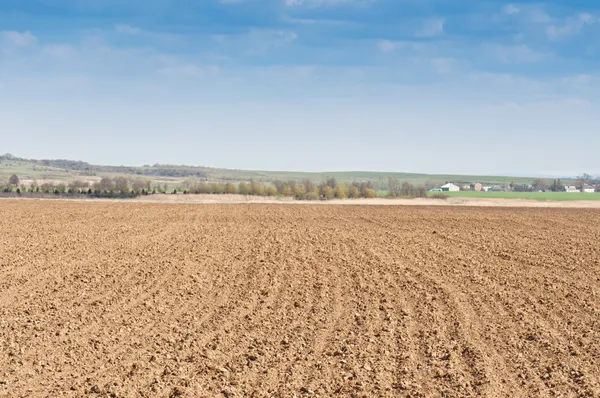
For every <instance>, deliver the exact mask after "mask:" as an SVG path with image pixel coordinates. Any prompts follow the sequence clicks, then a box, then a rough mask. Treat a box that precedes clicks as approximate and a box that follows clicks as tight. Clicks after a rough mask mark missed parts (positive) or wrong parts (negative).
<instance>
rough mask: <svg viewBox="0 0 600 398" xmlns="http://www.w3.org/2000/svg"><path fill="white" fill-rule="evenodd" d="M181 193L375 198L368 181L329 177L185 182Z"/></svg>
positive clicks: (310, 197) (305, 197) (314, 198)
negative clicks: (319, 179) (317, 180)
mask: <svg viewBox="0 0 600 398" xmlns="http://www.w3.org/2000/svg"><path fill="white" fill-rule="evenodd" d="M184 193H194V194H240V195H254V196H285V197H294V198H296V199H298V200H320V199H322V200H328V199H334V198H337V199H345V198H353V199H355V198H374V197H376V196H377V191H375V189H374V188H373V186H372V184H371V183H370V182H353V183H350V184H349V183H338V182H337V181H336V180H335V179H334V178H329V179H327V180H326V181H324V182H323V183H321V184H315V183H314V182H312V181H310V180H304V181H301V182H297V181H281V180H277V181H274V182H273V183H270V184H264V183H261V182H258V181H251V182H240V183H239V184H234V183H232V182H228V183H225V184H223V183H220V182H205V181H194V182H187V184H186V185H185V187H184Z"/></svg>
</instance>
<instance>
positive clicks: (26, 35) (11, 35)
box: [0, 30, 37, 48]
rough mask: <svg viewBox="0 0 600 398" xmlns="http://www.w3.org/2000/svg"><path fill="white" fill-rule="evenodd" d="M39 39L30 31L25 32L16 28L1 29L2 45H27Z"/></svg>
mask: <svg viewBox="0 0 600 398" xmlns="http://www.w3.org/2000/svg"><path fill="white" fill-rule="evenodd" d="M36 41H37V37H35V36H34V35H33V34H32V33H31V32H30V31H25V32H23V33H21V32H17V31H14V30H5V31H0V45H1V46H2V47H4V48H7V47H27V46H29V45H31V44H33V43H35V42H36Z"/></svg>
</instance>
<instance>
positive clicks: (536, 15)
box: [529, 8, 552, 24]
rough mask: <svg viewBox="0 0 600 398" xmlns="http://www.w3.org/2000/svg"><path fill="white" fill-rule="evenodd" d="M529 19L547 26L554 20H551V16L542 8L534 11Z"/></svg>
mask: <svg viewBox="0 0 600 398" xmlns="http://www.w3.org/2000/svg"><path fill="white" fill-rule="evenodd" d="M529 17H530V19H531V22H533V23H540V24H546V23H549V22H550V21H551V20H552V18H550V15H548V14H547V13H546V12H545V11H544V10H542V9H540V8H534V9H532V10H531V12H530V15H529Z"/></svg>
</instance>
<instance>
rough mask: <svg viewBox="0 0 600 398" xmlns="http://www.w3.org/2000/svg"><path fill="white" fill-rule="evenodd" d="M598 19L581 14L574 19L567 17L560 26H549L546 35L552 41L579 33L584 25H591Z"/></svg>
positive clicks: (590, 15)
mask: <svg viewBox="0 0 600 398" xmlns="http://www.w3.org/2000/svg"><path fill="white" fill-rule="evenodd" d="M597 22H598V18H597V17H596V16H594V15H592V14H588V13H582V14H579V15H577V16H575V17H569V18H567V19H566V20H565V22H564V23H563V24H561V25H549V26H547V27H546V34H547V35H548V37H550V38H552V39H556V38H559V37H563V36H569V35H573V34H576V33H579V32H580V31H581V30H582V29H583V28H584V27H585V26H586V25H593V24H595V23H597Z"/></svg>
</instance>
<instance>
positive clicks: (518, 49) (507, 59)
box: [484, 44, 552, 64]
mask: <svg viewBox="0 0 600 398" xmlns="http://www.w3.org/2000/svg"><path fill="white" fill-rule="evenodd" d="M484 50H485V51H486V52H487V53H488V54H489V55H490V56H492V57H494V58H496V59H498V60H499V61H501V62H504V63H506V64H513V63H516V64H519V63H535V62H539V61H542V60H544V59H547V58H550V57H551V56H552V54H549V53H543V52H538V51H535V50H533V49H531V47H529V46H527V45H526V44H519V45H515V46H505V45H500V44H488V45H486V46H484Z"/></svg>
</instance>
